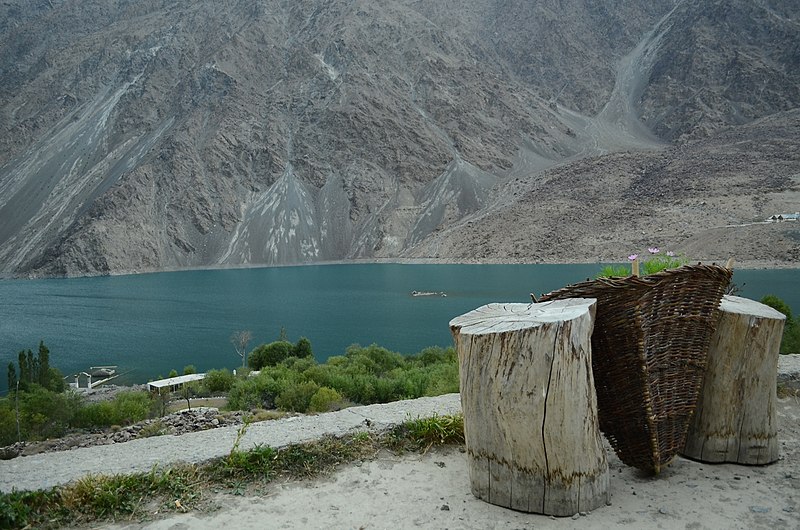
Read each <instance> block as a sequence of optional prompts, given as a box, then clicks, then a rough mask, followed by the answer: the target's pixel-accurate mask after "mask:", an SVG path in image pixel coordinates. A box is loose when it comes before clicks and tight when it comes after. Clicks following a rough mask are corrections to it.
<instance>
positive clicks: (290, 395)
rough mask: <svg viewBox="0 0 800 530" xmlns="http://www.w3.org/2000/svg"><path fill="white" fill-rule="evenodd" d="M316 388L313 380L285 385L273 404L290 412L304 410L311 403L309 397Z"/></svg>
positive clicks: (314, 392)
mask: <svg viewBox="0 0 800 530" xmlns="http://www.w3.org/2000/svg"><path fill="white" fill-rule="evenodd" d="M318 390H319V385H317V384H316V383H314V382H313V381H306V382H304V383H298V384H295V385H291V386H287V387H286V388H285V389H284V390H283V392H281V394H280V395H279V396H278V399H276V400H275V404H276V405H277V406H278V407H279V408H281V409H283V410H288V411H290V412H306V411H307V410H308V407H309V405H310V404H311V398H312V397H313V396H314V394H316V393H317V391H318Z"/></svg>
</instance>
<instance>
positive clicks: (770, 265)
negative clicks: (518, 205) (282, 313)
mask: <svg viewBox="0 0 800 530" xmlns="http://www.w3.org/2000/svg"><path fill="white" fill-rule="evenodd" d="M625 263H626V262H624V261H613V260H609V261H597V260H580V259H565V260H559V261H556V260H535V261H530V260H523V259H515V258H499V259H489V260H486V259H455V258H358V259H345V260H331V261H313V262H303V263H284V264H272V265H268V264H262V263H244V264H230V265H219V264H218V265H196V266H194V265H187V266H181V267H164V268H161V269H147V270H138V269H130V270H129V269H123V270H119V271H115V272H110V273H108V274H83V275H67V276H55V275H52V276H50V275H43V276H36V275H30V274H28V275H0V281H4V280H56V279H76V278H106V277H119V276H139V275H143V274H160V273H171V272H191V271H224V270H249V269H272V268H276V269H278V268H287V267H313V266H329V265H372V264H376V265H607V264H614V265H619V264H625ZM692 263H694V261H692ZM698 263H711V264H715V263H717V261H715V260H698ZM720 264H722V263H721V262H720ZM733 268H734V271H735V270H737V269H738V270H800V262H795V261H781V260H743V261H740V262H739V261H734V264H733Z"/></svg>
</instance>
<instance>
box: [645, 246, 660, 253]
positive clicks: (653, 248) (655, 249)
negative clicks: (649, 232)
mask: <svg viewBox="0 0 800 530" xmlns="http://www.w3.org/2000/svg"><path fill="white" fill-rule="evenodd" d="M647 251H648V252H649V253H650V254H658V253H659V252H661V250H660V249H659V248H658V247H650V248H648V249H647Z"/></svg>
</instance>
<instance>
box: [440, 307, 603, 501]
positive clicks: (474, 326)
mask: <svg viewBox="0 0 800 530" xmlns="http://www.w3.org/2000/svg"><path fill="white" fill-rule="evenodd" d="M595 307H596V301H595V300H594V299H567V300H558V301H553V302H546V303H541V304H489V305H486V306H483V307H480V308H478V309H476V310H474V311H471V312H470V313H467V314H465V315H462V316H460V317H457V318H455V319H453V320H452V321H451V322H450V329H451V331H452V333H453V337H454V339H455V343H456V348H457V350H458V356H459V364H460V379H461V404H462V409H463V412H464V433H465V438H466V446H467V454H468V459H469V475H470V482H471V487H472V492H473V494H474V495H475V496H476V497H478V498H480V499H483V500H485V501H487V502H489V503H491V504H496V505H499V506H504V507H508V508H512V509H515V510H520V511H524V512H534V513H543V514H547V515H558V516H569V515H573V514H575V513H578V512H582V511H589V510H592V509H594V508H596V507H598V506H602V505H604V504H605V503H606V502H607V500H608V462H607V460H606V455H605V451H604V449H603V444H602V441H601V438H600V432H599V429H598V423H597V399H596V396H595V389H594V381H593V378H592V360H591V342H590V337H591V334H592V329H593V327H594V315H595Z"/></svg>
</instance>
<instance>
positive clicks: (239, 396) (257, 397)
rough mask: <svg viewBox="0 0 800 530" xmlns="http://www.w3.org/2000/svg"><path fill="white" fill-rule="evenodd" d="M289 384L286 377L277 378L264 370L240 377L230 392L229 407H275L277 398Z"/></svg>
mask: <svg viewBox="0 0 800 530" xmlns="http://www.w3.org/2000/svg"><path fill="white" fill-rule="evenodd" d="M287 386H288V382H287V380H286V379H285V378H281V377H278V378H275V377H273V376H272V375H271V374H269V373H263V372H262V373H261V374H260V375H258V376H256V377H248V378H247V379H239V380H237V381H236V383H235V384H234V385H233V387H232V388H231V391H230V393H229V394H228V408H229V409H230V410H250V409H254V408H263V409H272V408H275V401H276V398H277V397H278V395H280V393H281V392H283V390H284V389H285V388H286V387H287Z"/></svg>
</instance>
